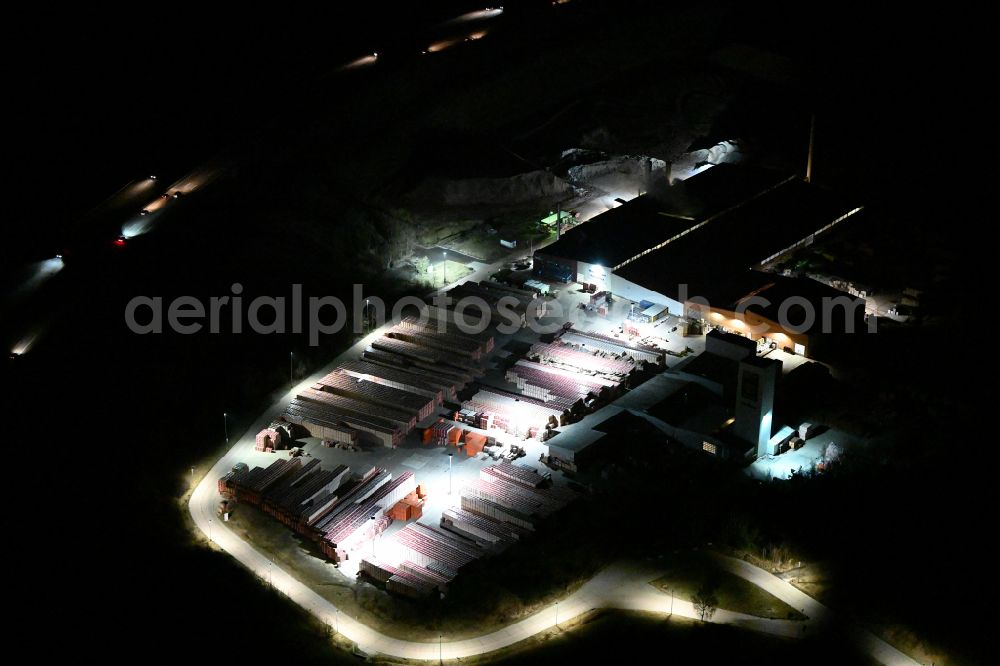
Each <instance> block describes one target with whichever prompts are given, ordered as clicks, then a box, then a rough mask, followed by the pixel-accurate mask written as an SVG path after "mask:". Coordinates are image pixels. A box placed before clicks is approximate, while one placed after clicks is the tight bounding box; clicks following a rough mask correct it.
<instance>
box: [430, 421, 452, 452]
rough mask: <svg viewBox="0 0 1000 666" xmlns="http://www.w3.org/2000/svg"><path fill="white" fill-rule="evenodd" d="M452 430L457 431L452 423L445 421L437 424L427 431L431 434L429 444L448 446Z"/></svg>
mask: <svg viewBox="0 0 1000 666" xmlns="http://www.w3.org/2000/svg"><path fill="white" fill-rule="evenodd" d="M452 430H455V426H453V425H452V424H450V423H445V422H444V421H439V422H437V423H435V424H434V425H432V426H431V427H430V428H428V429H427V432H428V433H430V435H429V437H428V438H427V443H428V444H433V445H434V446H446V445H447V444H448V433H450V432H451V431H452Z"/></svg>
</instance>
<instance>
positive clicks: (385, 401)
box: [317, 371, 435, 421]
mask: <svg viewBox="0 0 1000 666" xmlns="http://www.w3.org/2000/svg"><path fill="white" fill-rule="evenodd" d="M317 383H318V384H320V385H321V386H322V390H323V391H328V392H331V393H336V394H338V395H343V396H345V397H348V398H353V399H355V400H361V401H364V402H370V403H372V404H375V405H382V406H385V407H391V408H394V409H399V410H405V411H407V412H414V413H416V415H417V420H419V421H422V420H424V419H425V418H427V417H428V416H430V415H431V414H432V413H433V411H434V407H435V400H434V399H433V398H429V397H428V396H425V395H419V394H416V393H411V392H410V391H406V390H404V389H399V388H395V387H392V386H388V385H386V384H380V383H378V382H373V381H368V380H364V379H359V378H357V377H354V376H352V375H349V374H347V373H345V372H339V371H337V372H331V373H330V374H329V375H327V376H326V377H323V378H322V379H320V380H319V382H317Z"/></svg>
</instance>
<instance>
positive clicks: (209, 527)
mask: <svg viewBox="0 0 1000 666" xmlns="http://www.w3.org/2000/svg"><path fill="white" fill-rule="evenodd" d="M208 540H209V541H215V539H213V538H212V519H211V518H209V519H208Z"/></svg>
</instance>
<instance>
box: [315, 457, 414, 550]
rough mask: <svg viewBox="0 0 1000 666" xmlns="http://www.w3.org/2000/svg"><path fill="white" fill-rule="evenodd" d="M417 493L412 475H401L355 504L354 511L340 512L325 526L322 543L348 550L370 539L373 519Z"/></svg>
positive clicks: (409, 473)
mask: <svg viewBox="0 0 1000 666" xmlns="http://www.w3.org/2000/svg"><path fill="white" fill-rule="evenodd" d="M414 490H416V481H414V479H413V473H412V472H403V473H402V474H400V475H399V477H397V478H395V479H392V480H391V481H389V482H388V483H385V484H382V485H381V486H380V487H379V488H377V489H375V490H374V491H373V492H372V493H371V494H370V495H369V496H368V497H367V498H365V499H364V500H363V501H360V502H358V503H356V504H354V507H353V508H350V507H349V508H348V509H347V510H345V511H343V512H341V513H340V514H339V515H338V517H337V519H336V520H334V521H331V522H330V523H328V524H327V526H326V528H325V530H324V535H323V541H324V542H326V543H328V544H330V545H333V546H336V547H337V548H338V549H341V550H350V549H351V547H352V546H353V545H354V543H355V542H357V541H359V540H362V539H364V538H366V537H369V536H374V534H371V535H369V534H368V531H369V527H368V526H371V525H372V522H369V521H372V517H375V518H376V519H377V518H378V517H379V516H380V515H382V514H384V513H385V510H386V509H387V508H389V507H391V506H392V505H393V504H395V503H396V502H398V501H400V500H401V499H402V498H404V497H406V496H407V495H409V494H410V493H411V492H413V491H414Z"/></svg>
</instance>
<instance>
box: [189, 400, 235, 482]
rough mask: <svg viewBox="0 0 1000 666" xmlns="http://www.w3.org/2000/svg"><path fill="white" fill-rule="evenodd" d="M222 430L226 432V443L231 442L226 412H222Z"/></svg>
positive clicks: (192, 472) (192, 471) (192, 470)
mask: <svg viewBox="0 0 1000 666" xmlns="http://www.w3.org/2000/svg"><path fill="white" fill-rule="evenodd" d="M222 430H223V432H225V433H226V444H228V443H229V415H228V414H226V412H222ZM191 474H192V475H193V474H194V467H192V468H191Z"/></svg>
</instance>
